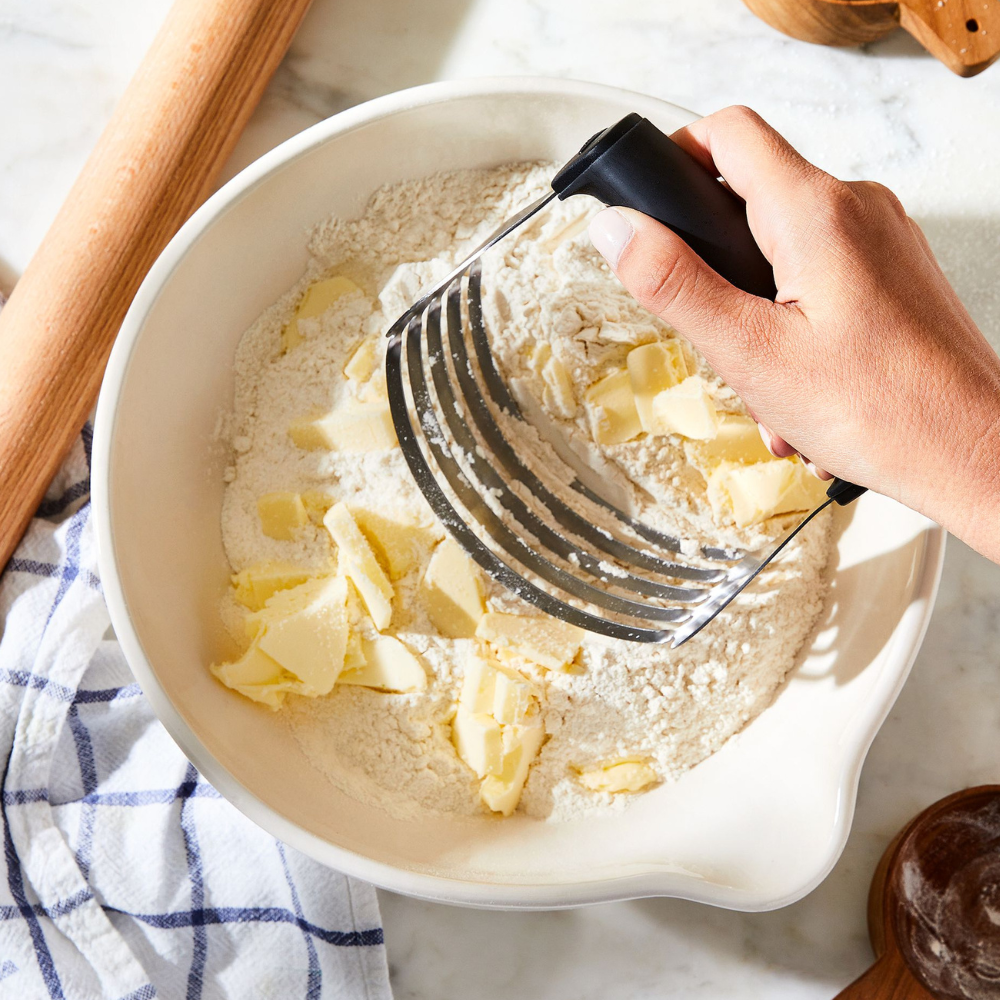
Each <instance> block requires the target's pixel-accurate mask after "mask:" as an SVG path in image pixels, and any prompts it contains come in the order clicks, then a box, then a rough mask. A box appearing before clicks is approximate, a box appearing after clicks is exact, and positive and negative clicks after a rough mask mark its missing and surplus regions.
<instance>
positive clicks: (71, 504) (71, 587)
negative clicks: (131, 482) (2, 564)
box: [0, 426, 391, 1000]
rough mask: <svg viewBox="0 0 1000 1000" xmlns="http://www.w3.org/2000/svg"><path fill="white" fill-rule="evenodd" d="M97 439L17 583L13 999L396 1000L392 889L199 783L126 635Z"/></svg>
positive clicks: (8, 586)
mask: <svg viewBox="0 0 1000 1000" xmlns="http://www.w3.org/2000/svg"><path fill="white" fill-rule="evenodd" d="M90 440H91V430H90V428H89V426H88V427H87V428H85V429H84V432H83V435H82V437H81V439H80V441H79V442H78V443H77V445H76V446H75V448H74V450H73V453H72V454H71V455H70V457H69V459H68V460H67V462H66V463H65V465H64V467H63V469H62V471H61V473H60V475H59V476H58V477H57V479H56V482H55V483H53V485H52V487H51V489H50V490H49V493H48V495H47V497H46V499H45V501H44V502H43V503H42V505H41V507H40V508H39V511H38V515H37V517H36V518H35V520H34V521H33V522H32V524H31V527H30V529H29V531H28V534H27V536H26V537H25V539H24V541H23V542H22V543H21V546H20V548H19V549H18V550H17V552H16V554H15V555H14V558H13V559H12V560H11V561H10V562H9V563H8V565H7V567H6V570H5V571H4V572H3V575H2V576H0V763H2V764H3V785H2V793H3V796H2V810H3V838H4V844H3V857H2V861H0V997H3V998H6V997H12V998H13V997H16V998H18V1000H34V998H36V997H37V998H62V997H65V998H67V1000H76V998H86V1000H98V998H102V1000H103V998H108V1000H111V998H114V1000H119V998H121V1000H124V998H128V1000H149V998H152V997H159V998H164V1000H168V998H169V1000H172V998H186V1000H199V998H203V1000H217V998H233V1000H237V998H238V1000H251V998H258V997H260V998H265V997H267V998H272V997H273V998H275V1000H292V998H298V997H301V998H308V1000H322V998H327V997H337V998H344V1000H348V998H351V1000H353V998H355V997H361V998H365V1000H383V998H386V1000H387V998H389V997H390V996H391V993H390V989H389V978H388V969H387V966H386V957H385V948H384V946H383V942H382V929H381V921H380V917H379V912H378V903H377V901H376V898H375V890H374V889H373V888H372V887H371V886H369V885H366V884H364V883H360V882H356V881H354V880H353V879H348V878H346V877H344V876H342V875H338V874H337V873H336V872H333V871H330V870H329V869H327V868H324V867H322V866H321V865H319V864H317V863H316V862H314V861H311V860H309V859H308V858H306V857H304V856H303V855H301V854H298V853H296V852H295V851H293V850H291V849H290V848H287V847H285V846H284V845H283V844H281V843H280V842H279V841H276V840H275V839H274V838H273V837H270V836H268V835H267V834H266V833H264V831H263V830H260V829H258V828H257V827H256V826H254V825H253V824H252V823H251V822H250V821H249V820H247V819H246V818H245V817H244V816H242V815H241V814H240V813H239V812H237V811H236V809H235V808H234V807H233V806H231V805H230V804H229V803H228V802H226V801H225V800H224V799H222V798H221V797H220V796H219V794H218V792H216V791H215V789H214V788H212V787H211V786H210V785H208V784H206V782H205V781H204V780H203V779H202V778H201V777H200V776H199V774H198V772H197V771H195V769H194V767H193V766H192V765H191V764H190V763H189V762H188V761H187V760H186V759H185V758H184V756H183V755H182V754H181V752H180V750H179V749H178V748H177V747H176V746H175V745H174V743H173V742H172V741H171V739H170V737H169V736H167V733H166V731H165V730H164V729H163V727H162V726H161V725H160V724H159V723H158V722H157V721H156V718H155V717H154V715H153V713H152V711H151V710H150V708H149V705H148V704H147V702H146V700H145V698H144V697H143V695H142V692H141V691H140V690H139V686H138V685H137V684H136V683H135V681H134V680H133V679H132V677H131V675H130V674H129V671H128V667H127V666H126V665H125V661H124V659H123V657H122V654H121V651H120V650H119V647H118V644H117V642H116V641H115V640H114V638H113V635H112V633H111V632H110V629H109V622H108V613H107V610H106V608H105V605H104V601H103V598H102V596H101V583H100V579H99V577H98V571H97V558H96V543H95V539H94V531H93V526H92V523H91V516H90V501H89V463H90Z"/></svg>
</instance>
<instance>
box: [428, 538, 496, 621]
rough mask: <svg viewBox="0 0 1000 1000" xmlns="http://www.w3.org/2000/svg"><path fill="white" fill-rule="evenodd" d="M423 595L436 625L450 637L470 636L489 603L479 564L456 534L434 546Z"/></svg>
mask: <svg viewBox="0 0 1000 1000" xmlns="http://www.w3.org/2000/svg"><path fill="white" fill-rule="evenodd" d="M420 590H421V596H422V598H423V602H424V607H425V608H426V609H427V615H428V617H429V618H430V620H431V622H432V624H433V625H434V627H435V628H436V629H437V630H438V631H439V632H440V633H441V634H442V635H444V636H447V637H448V638H450V639H467V638H471V637H472V636H474V635H475V634H476V626H477V625H478V624H479V620H480V618H482V617H483V612H484V611H485V610H486V606H485V604H484V603H483V585H482V581H481V580H480V577H479V570H478V569H477V567H476V564H475V563H474V562H473V561H472V560H471V559H470V558H469V557H468V556H467V555H466V554H465V552H464V551H463V549H462V547H461V546H460V545H459V544H458V542H456V541H455V539H453V538H450V537H449V538H446V539H445V540H444V541H443V542H441V544H440V545H438V547H437V548H436V549H435V550H434V554H433V555H432V556H431V559H430V562H429V563H428V564H427V570H426V572H425V573H424V579H423V582H422V584H421V588H420Z"/></svg>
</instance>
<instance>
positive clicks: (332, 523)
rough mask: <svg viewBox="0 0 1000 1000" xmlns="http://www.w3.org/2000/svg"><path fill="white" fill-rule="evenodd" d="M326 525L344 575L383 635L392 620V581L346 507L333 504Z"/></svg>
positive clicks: (325, 519) (324, 520)
mask: <svg viewBox="0 0 1000 1000" xmlns="http://www.w3.org/2000/svg"><path fill="white" fill-rule="evenodd" d="M323 524H324V525H325V526H326V530H327V531H329V532H330V534H331V535H332V537H333V540H334V541H335V542H336V543H337V549H338V557H339V559H340V569H341V572H343V573H345V574H346V575H347V576H349V577H350V578H351V582H352V583H353V584H354V586H355V587H357V589H358V593H359V594H361V599H362V600H363V601H364V602H365V607H366V608H367V609H368V614H369V615H371V619H372V621H373V622H374V623H375V628H377V629H378V630H379V631H380V632H381V631H382V630H383V629H385V628H386V627H387V626H388V624H389V621H390V620H391V618H392V598H393V595H394V591H393V588H392V584H391V583H390V582H389V578H388V577H387V576H386V575H385V573H384V572H383V570H382V567H381V566H380V565H379V563H378V559H376V558H375V553H374V552H373V551H372V547H371V546H370V545H369V544H368V539H366V538H365V536H364V535H363V534H362V533H361V529H360V528H359V527H358V525H357V522H355V520H354V518H353V517H352V516H351V512H350V510H348V508H347V504H345V503H336V504H334V505H333V506H332V507H331V508H330V509H329V510H328V511H327V512H326V516H325V517H324V518H323Z"/></svg>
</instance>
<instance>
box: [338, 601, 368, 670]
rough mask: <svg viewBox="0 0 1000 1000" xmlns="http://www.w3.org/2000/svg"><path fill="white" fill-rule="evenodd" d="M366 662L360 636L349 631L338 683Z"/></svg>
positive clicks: (349, 615)
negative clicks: (342, 667)
mask: <svg viewBox="0 0 1000 1000" xmlns="http://www.w3.org/2000/svg"><path fill="white" fill-rule="evenodd" d="M347 600H348V613H347V621H348V628H350V620H351V613H350V596H348V599H347ZM367 662H368V661H367V660H366V659H365V650H364V645H363V640H362V638H361V636H360V635H358V633H357V632H351V631H349V632H348V633H347V648H346V649H345V650H344V669H343V671H342V672H341V674H340V677H338V678H337V680H338V682H341V683H342V682H343V681H344V677H345V675H346V674H347V673H348V672H349V671H350V672H354V671H358V670H360V669H361V668H362V667H364V666H365V664H366V663H367Z"/></svg>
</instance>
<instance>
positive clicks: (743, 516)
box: [708, 458, 826, 528]
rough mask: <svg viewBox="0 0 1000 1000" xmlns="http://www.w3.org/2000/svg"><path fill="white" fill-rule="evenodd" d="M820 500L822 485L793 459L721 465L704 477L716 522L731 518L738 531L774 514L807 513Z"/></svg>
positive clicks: (824, 492)
mask: <svg viewBox="0 0 1000 1000" xmlns="http://www.w3.org/2000/svg"><path fill="white" fill-rule="evenodd" d="M824 499H826V484H824V483H822V482H821V481H820V480H819V479H817V478H816V477H815V476H813V475H811V474H810V472H809V470H808V469H807V468H806V467H805V466H804V465H803V464H802V462H801V461H800V460H799V459H797V458H781V459H774V460H772V461H769V462H757V463H754V464H753V465H741V464H739V463H735V462H722V463H721V464H720V465H719V466H718V467H717V468H716V469H715V471H714V472H712V473H711V474H710V475H709V477H708V500H709V503H711V505H712V508H713V511H714V513H715V515H716V518H717V519H723V518H725V517H726V516H727V515H729V516H732V518H733V519H734V520H735V521H736V524H737V526H738V527H741V528H742V527H746V526H747V525H749V524H759V523H760V522H761V521H766V520H767V519H768V518H769V517H774V516H775V515H776V514H788V513H791V512H792V511H797V510H811V509H812V508H813V507H816V506H818V505H819V504H820V503H822V502H823V500H824Z"/></svg>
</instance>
